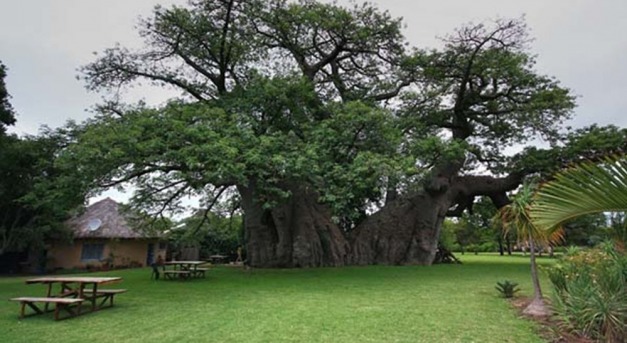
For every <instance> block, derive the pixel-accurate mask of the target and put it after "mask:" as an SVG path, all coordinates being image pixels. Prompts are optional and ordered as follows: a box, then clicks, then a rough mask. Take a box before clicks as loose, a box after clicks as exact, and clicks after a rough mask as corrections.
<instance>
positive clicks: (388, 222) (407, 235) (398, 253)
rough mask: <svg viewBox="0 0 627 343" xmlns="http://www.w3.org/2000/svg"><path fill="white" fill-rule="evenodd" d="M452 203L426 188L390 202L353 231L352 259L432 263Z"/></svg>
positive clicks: (363, 263) (368, 262)
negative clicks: (427, 191)
mask: <svg viewBox="0 0 627 343" xmlns="http://www.w3.org/2000/svg"><path fill="white" fill-rule="evenodd" d="M448 205H449V202H448V201H446V199H445V197H443V196H435V197H434V196H431V195H429V194H428V193H426V192H421V193H419V194H417V195H415V196H413V197H411V198H407V199H398V200H396V201H394V202H391V203H389V204H388V205H386V206H385V207H383V208H382V209H381V210H380V211H379V212H377V213H375V214H373V215H372V216H370V217H369V218H368V219H366V220H365V221H364V222H363V223H361V224H360V225H359V226H358V227H357V228H356V229H355V230H354V231H353V235H352V237H351V239H350V240H351V247H352V251H351V252H352V253H351V255H350V263H351V264H357V265H366V264H419V265H429V264H431V263H432V262H433V259H434V258H435V253H436V249H437V245H438V239H439V236H440V227H441V224H442V221H443V220H444V217H445V215H446V211H447V210H448V208H449V206H448Z"/></svg>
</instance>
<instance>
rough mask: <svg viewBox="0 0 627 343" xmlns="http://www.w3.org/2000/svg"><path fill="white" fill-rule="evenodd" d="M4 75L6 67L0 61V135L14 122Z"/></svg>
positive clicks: (5, 74) (13, 113) (13, 112)
mask: <svg viewBox="0 0 627 343" xmlns="http://www.w3.org/2000/svg"><path fill="white" fill-rule="evenodd" d="M6 77H7V68H6V66H5V65H4V64H2V61H0V135H1V134H4V132H5V130H6V126H9V125H13V124H15V111H14V110H13V107H12V106H11V103H10V102H9V99H10V98H11V96H10V95H9V92H8V91H7V86H6V83H5V81H4V79H5V78H6Z"/></svg>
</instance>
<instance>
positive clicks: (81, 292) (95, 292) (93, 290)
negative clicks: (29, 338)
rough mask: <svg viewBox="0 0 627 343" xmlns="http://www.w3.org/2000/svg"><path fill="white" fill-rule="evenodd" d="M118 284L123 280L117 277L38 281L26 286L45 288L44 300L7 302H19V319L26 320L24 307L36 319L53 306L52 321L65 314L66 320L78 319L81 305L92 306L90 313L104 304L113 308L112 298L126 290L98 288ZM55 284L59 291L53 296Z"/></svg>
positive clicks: (36, 279)
mask: <svg viewBox="0 0 627 343" xmlns="http://www.w3.org/2000/svg"><path fill="white" fill-rule="evenodd" d="M121 280H122V278H120V277H67V276H59V277H40V278H35V279H29V280H26V284H36V283H39V284H44V285H47V286H48V287H47V294H46V296H45V297H30V296H25V297H17V298H12V299H9V300H11V301H17V302H20V304H21V309H20V319H21V318H24V317H25V316H26V314H25V310H26V306H28V307H30V308H31V309H32V310H33V311H34V313H32V314H30V315H36V314H44V313H46V312H49V310H48V308H49V305H51V304H54V319H55V320H59V319H61V318H60V316H59V315H60V312H61V311H65V312H67V313H68V314H69V316H68V317H66V318H69V317H74V316H77V315H80V314H81V313H82V309H83V308H84V306H83V303H84V302H89V303H91V312H94V311H97V310H100V309H101V308H104V305H105V304H106V303H107V302H108V303H109V306H108V307H111V306H113V297H114V296H115V295H116V294H120V293H124V292H126V291H127V290H126V289H98V286H99V285H103V284H108V283H114V282H119V281H121ZM54 284H59V285H60V286H61V287H60V291H59V292H58V293H56V294H53V292H52V288H53V285H54ZM88 286H89V288H88ZM98 300H101V301H100V303H98ZM36 303H43V304H44V307H43V309H41V308H39V307H38V306H37V305H36ZM30 315H29V316H30Z"/></svg>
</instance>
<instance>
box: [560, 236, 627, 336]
mask: <svg viewBox="0 0 627 343" xmlns="http://www.w3.org/2000/svg"><path fill="white" fill-rule="evenodd" d="M548 275H549V278H550V280H551V283H552V284H553V287H554V294H553V310H554V311H555V313H556V314H557V316H558V319H559V320H560V321H561V322H562V325H563V326H565V327H566V328H567V329H570V330H572V331H575V332H577V333H579V334H581V335H584V336H587V337H590V338H593V339H601V340H604V341H607V342H624V341H626V340H627V330H626V329H625V327H626V326H627V292H626V291H627V289H626V286H625V282H626V280H627V257H626V256H625V255H622V254H620V253H619V252H617V251H616V250H615V249H614V247H613V245H612V244H609V243H608V244H603V245H602V246H600V247H598V248H594V249H589V250H579V249H569V251H568V253H567V255H565V256H564V257H563V258H562V259H561V260H560V261H558V262H557V264H556V265H555V266H554V267H552V268H549V269H548Z"/></svg>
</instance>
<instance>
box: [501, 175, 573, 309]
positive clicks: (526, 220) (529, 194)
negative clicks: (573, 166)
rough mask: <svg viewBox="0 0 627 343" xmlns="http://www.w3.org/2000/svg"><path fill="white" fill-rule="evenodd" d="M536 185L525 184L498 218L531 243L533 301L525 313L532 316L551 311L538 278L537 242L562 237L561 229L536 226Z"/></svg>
mask: <svg viewBox="0 0 627 343" xmlns="http://www.w3.org/2000/svg"><path fill="white" fill-rule="evenodd" d="M533 195H534V187H533V186H532V185H530V184H528V183H526V184H524V185H523V186H522V188H521V189H520V190H519V191H518V193H517V194H516V195H515V196H514V197H513V199H512V202H511V203H510V204H509V205H507V206H504V207H503V208H501V209H500V210H499V214H498V219H499V220H500V221H501V224H502V227H503V229H504V230H505V232H506V233H507V232H509V231H510V230H513V231H514V232H515V233H516V236H517V237H518V240H519V241H524V242H527V243H528V244H529V254H530V258H531V281H532V283H533V301H532V302H531V303H530V304H529V306H527V307H526V308H525V310H524V311H523V313H525V314H528V315H532V316H548V315H549V314H550V312H549V311H548V309H547V308H546V305H545V303H544V300H543V298H542V289H541V288H540V280H539V278H538V267H537V264H536V254H535V252H536V244H548V243H551V242H553V241H556V240H558V239H559V238H561V236H560V235H561V231H557V230H556V231H552V232H549V231H547V230H542V229H540V228H539V227H538V226H536V225H535V224H534V223H533V222H532V221H531V217H530V210H531V206H532V202H533Z"/></svg>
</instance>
